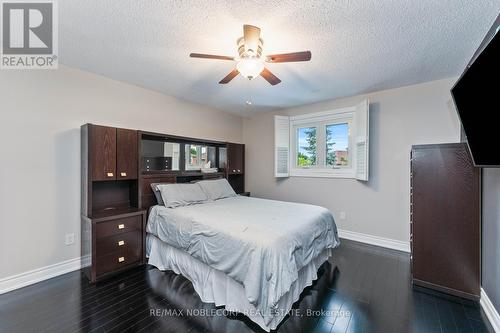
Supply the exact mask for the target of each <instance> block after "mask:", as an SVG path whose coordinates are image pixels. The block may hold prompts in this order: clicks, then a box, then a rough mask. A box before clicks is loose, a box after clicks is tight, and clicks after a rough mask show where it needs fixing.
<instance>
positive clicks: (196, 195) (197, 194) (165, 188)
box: [157, 184, 208, 208]
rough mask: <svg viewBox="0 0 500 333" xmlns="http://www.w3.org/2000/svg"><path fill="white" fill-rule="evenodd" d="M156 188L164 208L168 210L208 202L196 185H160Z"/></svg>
mask: <svg viewBox="0 0 500 333" xmlns="http://www.w3.org/2000/svg"><path fill="white" fill-rule="evenodd" d="M157 187H158V189H159V190H160V193H161V198H162V199H163V202H164V203H165V207H168V208H175V207H180V206H188V205H194V204H199V203H203V202H205V201H207V200H208V197H207V195H206V194H205V192H203V191H202V189H201V187H200V186H199V185H198V184H160V185H157Z"/></svg>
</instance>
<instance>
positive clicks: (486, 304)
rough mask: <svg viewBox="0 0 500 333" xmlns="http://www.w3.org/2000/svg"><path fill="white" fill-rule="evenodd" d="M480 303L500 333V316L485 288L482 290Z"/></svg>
mask: <svg viewBox="0 0 500 333" xmlns="http://www.w3.org/2000/svg"><path fill="white" fill-rule="evenodd" d="M479 303H480V304H481V308H482V309H483V311H484V313H485V314H486V317H488V320H489V321H490V324H491V326H492V327H493V329H494V330H495V332H497V333H500V314H498V311H497V309H495V306H494V305H493V303H491V300H490V298H489V297H488V295H487V294H486V292H485V291H484V289H483V288H481V300H480V301H479Z"/></svg>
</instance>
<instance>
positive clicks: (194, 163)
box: [185, 145, 208, 170]
mask: <svg viewBox="0 0 500 333" xmlns="http://www.w3.org/2000/svg"><path fill="white" fill-rule="evenodd" d="M185 152H186V170H200V169H201V168H202V167H203V165H205V164H206V163H207V162H208V154H207V152H208V148H207V146H200V145H186V150H185Z"/></svg>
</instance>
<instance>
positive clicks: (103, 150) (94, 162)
mask: <svg viewBox="0 0 500 333" xmlns="http://www.w3.org/2000/svg"><path fill="white" fill-rule="evenodd" d="M89 134H90V135H89V137H90V147H89V148H90V153H89V156H90V167H91V170H92V171H91V174H92V180H93V181H99V180H115V179H116V128H113V127H106V126H98V125H91V127H90V133H89Z"/></svg>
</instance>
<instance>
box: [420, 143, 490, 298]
mask: <svg viewBox="0 0 500 333" xmlns="http://www.w3.org/2000/svg"><path fill="white" fill-rule="evenodd" d="M480 177H481V174H480V169H479V168H475V167H474V165H473V162H472V158H471V156H470V153H469V150H468V147H467V145H466V144H465V143H456V144H455V143H453V144H437V145H418V146H413V147H412V151H411V185H410V191H411V193H410V195H411V212H410V216H411V228H410V229H411V231H410V232H411V235H410V241H411V251H412V253H411V258H412V279H413V283H414V284H416V285H419V286H423V287H428V288H433V289H437V290H439V291H442V292H446V293H450V294H453V295H455V296H460V297H465V298H469V299H474V300H479V295H480V228H481V225H480V221H481V220H480V180H481V178H480Z"/></svg>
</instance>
